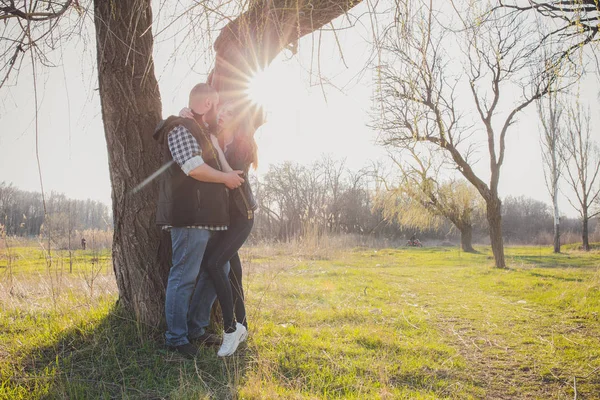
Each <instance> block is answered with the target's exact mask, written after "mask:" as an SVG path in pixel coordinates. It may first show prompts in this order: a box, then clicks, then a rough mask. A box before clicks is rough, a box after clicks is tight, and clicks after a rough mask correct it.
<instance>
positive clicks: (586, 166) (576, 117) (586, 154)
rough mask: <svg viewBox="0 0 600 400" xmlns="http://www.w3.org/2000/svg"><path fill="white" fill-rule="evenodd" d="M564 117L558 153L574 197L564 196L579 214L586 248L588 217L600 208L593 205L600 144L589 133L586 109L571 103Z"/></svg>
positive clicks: (599, 178)
mask: <svg viewBox="0 0 600 400" xmlns="http://www.w3.org/2000/svg"><path fill="white" fill-rule="evenodd" d="M567 121H568V122H567V124H566V127H565V130H566V134H565V137H564V141H563V143H562V149H563V153H562V156H563V160H564V163H565V171H566V174H565V179H566V181H567V184H568V185H569V186H570V187H571V189H573V192H574V193H575V199H572V198H571V197H569V198H568V199H569V202H570V203H571V205H572V206H573V207H574V208H575V209H576V210H577V211H578V212H579V215H580V216H581V224H582V233H581V237H582V247H583V250H585V251H589V250H590V241H589V229H588V228H589V227H588V225H589V221H590V219H591V218H594V217H596V216H598V215H600V209H597V210H594V209H593V204H594V203H595V202H596V201H598V198H599V197H600V148H599V147H598V144H597V143H596V142H594V140H593V139H592V136H591V134H592V129H591V126H590V112H589V110H588V111H584V110H582V108H581V107H580V106H579V105H578V106H576V107H571V108H570V109H569V113H568V116H567Z"/></svg>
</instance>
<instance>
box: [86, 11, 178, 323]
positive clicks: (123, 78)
mask: <svg viewBox="0 0 600 400" xmlns="http://www.w3.org/2000/svg"><path fill="white" fill-rule="evenodd" d="M94 24H95V27H96V45H97V61H98V83H99V90H100V100H101V105H102V119H103V122H104V131H105V136H106V144H107V147H108V159H109V171H110V179H111V184H112V203H113V216H114V237H113V248H112V250H113V251H112V254H113V255H112V258H113V268H114V271H115V276H116V280H117V286H118V288H119V304H120V305H121V306H122V307H124V308H125V309H126V310H127V311H130V312H132V313H133V314H134V315H135V317H136V319H137V320H138V321H139V322H141V323H143V324H146V325H150V326H151V327H157V326H158V325H159V324H160V322H161V321H162V320H163V314H164V313H163V310H164V296H165V282H166V277H167V275H168V271H169V266H170V262H169V260H170V249H171V246H170V241H169V238H168V237H167V235H162V234H161V233H160V231H159V230H158V228H157V227H156V225H155V212H156V199H157V197H158V185H157V183H156V182H152V183H150V184H148V185H147V186H146V187H145V188H144V189H143V190H140V191H139V192H137V193H134V192H133V189H134V188H135V187H136V186H137V185H138V184H139V183H140V182H142V181H143V180H144V179H145V178H147V177H149V176H150V175H152V174H153V173H154V172H155V171H156V170H157V169H158V168H159V167H160V160H161V154H160V153H161V149H160V146H158V145H157V143H156V142H155V141H154V140H153V138H152V133H153V131H154V128H155V126H156V124H157V123H158V121H159V120H160V119H161V101H160V93H159V90H158V83H157V81H156V77H155V75H154V64H153V60H152V46H153V38H152V31H151V26H152V10H151V0H118V1H106V0H94Z"/></svg>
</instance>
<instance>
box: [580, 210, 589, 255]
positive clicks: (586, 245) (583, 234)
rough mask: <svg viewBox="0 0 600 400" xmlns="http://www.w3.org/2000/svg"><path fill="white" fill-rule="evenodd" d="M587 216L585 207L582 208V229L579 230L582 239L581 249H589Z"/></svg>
mask: <svg viewBox="0 0 600 400" xmlns="http://www.w3.org/2000/svg"><path fill="white" fill-rule="evenodd" d="M589 221H590V219H589V217H588V210H587V208H584V209H583V221H582V224H583V229H582V231H581V237H582V239H583V240H582V241H583V247H582V248H583V251H590V238H589V230H588V224H589Z"/></svg>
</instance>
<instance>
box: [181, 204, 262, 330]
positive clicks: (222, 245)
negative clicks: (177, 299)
mask: <svg viewBox="0 0 600 400" xmlns="http://www.w3.org/2000/svg"><path fill="white" fill-rule="evenodd" d="M229 218H230V223H229V227H228V229H227V230H226V231H220V232H215V233H214V235H213V236H212V237H211V238H210V242H209V243H208V247H207V249H206V252H205V255H204V259H203V260H202V266H201V267H200V271H206V272H207V273H208V274H209V275H210V278H211V279H212V281H213V284H214V286H215V291H216V292H217V299H219V303H220V304H221V312H222V313H223V329H224V330H225V332H232V331H234V330H235V323H236V319H235V318H234V307H235V315H236V317H237V319H238V322H240V323H242V324H244V325H245V324H246V309H245V307H244V291H243V288H242V264H241V262H240V258H239V256H238V253H237V252H238V250H239V249H240V248H241V247H242V245H243V244H244V242H245V241H246V239H247V238H248V236H249V235H250V231H252V226H253V225H254V220H253V219H248V218H247V216H246V215H245V214H242V212H241V211H240V210H238V208H237V207H236V206H235V204H232V206H231V208H230V216H229ZM227 261H230V264H231V270H230V272H229V276H228V275H227V273H226V272H225V270H224V268H223V267H224V265H225V263H227ZM197 294H198V295H199V293H198V291H197V292H195V293H194V298H192V303H193V304H196V303H197V302H199V301H200V299H196V298H195V297H196V295H197Z"/></svg>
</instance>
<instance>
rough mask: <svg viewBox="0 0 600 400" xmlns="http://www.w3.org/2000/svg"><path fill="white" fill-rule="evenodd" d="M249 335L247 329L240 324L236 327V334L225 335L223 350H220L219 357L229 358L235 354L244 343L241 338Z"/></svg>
mask: <svg viewBox="0 0 600 400" xmlns="http://www.w3.org/2000/svg"><path fill="white" fill-rule="evenodd" d="M244 334H245V335H248V332H247V330H246V327H244V325H241V328H240V324H237V325H236V329H235V332H231V333H223V343H222V344H221V348H220V349H219V351H218V353H217V355H218V356H219V357H227V356H230V355H232V354H233V353H235V351H236V350H237V348H238V346H239V345H240V343H241V342H242V340H241V338H242V336H243V335H244Z"/></svg>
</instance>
